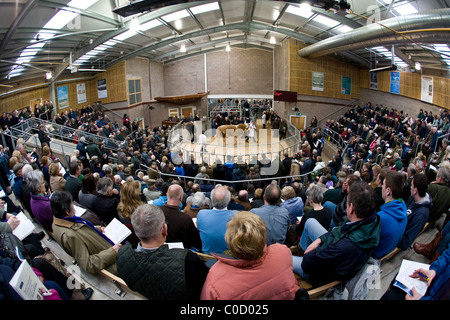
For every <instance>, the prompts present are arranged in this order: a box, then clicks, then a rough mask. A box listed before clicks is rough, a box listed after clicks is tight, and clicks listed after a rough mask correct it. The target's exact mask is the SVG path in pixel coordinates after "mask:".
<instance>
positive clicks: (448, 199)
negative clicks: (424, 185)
mask: <svg viewBox="0 0 450 320" xmlns="http://www.w3.org/2000/svg"><path fill="white" fill-rule="evenodd" d="M427 192H428V193H429V194H430V196H431V198H432V199H433V206H432V207H431V209H430V215H429V216H428V222H434V221H436V220H438V219H439V218H440V217H441V216H442V214H443V213H446V212H447V210H448V209H449V208H450V188H449V187H448V186H447V185H445V184H439V183H432V184H430V185H429V186H428V189H427Z"/></svg>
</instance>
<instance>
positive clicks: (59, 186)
mask: <svg viewBox="0 0 450 320" xmlns="http://www.w3.org/2000/svg"><path fill="white" fill-rule="evenodd" d="M48 173H49V175H50V189H51V190H52V192H58V191H65V185H66V179H64V177H63V175H62V174H61V172H60V167H59V164H58V163H56V162H52V163H51V164H50V166H49V167H48Z"/></svg>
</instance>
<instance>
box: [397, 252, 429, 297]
mask: <svg viewBox="0 0 450 320" xmlns="http://www.w3.org/2000/svg"><path fill="white" fill-rule="evenodd" d="M420 268H422V269H425V270H429V269H430V265H429V264H426V263H421V262H416V261H411V260H406V259H404V260H403V261H402V264H401V266H400V269H399V270H398V274H397V277H396V278H395V280H397V281H398V282H400V283H401V284H402V285H403V286H405V287H406V288H407V289H409V290H411V289H412V288H413V287H414V288H416V290H417V292H418V293H420V294H421V295H422V296H423V295H425V293H426V292H427V289H428V285H427V283H426V282H425V281H422V280H419V279H418V278H411V277H410V275H412V274H413V273H414V271H416V270H417V269H420ZM398 287H399V288H400V289H402V290H404V291H406V290H405V289H404V288H402V287H401V286H398ZM406 292H408V291H406Z"/></svg>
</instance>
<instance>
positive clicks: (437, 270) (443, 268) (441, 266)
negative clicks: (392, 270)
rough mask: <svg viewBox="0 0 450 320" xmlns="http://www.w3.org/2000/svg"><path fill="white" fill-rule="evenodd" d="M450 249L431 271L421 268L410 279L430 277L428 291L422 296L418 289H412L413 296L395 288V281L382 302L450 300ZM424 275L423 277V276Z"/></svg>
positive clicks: (433, 264)
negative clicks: (449, 284)
mask: <svg viewBox="0 0 450 320" xmlns="http://www.w3.org/2000/svg"><path fill="white" fill-rule="evenodd" d="M449 266H450V248H448V249H446V250H445V251H444V252H443V253H442V255H441V256H440V257H439V258H437V260H436V261H434V262H432V263H431V265H430V268H429V269H423V268H420V269H418V270H415V271H414V272H413V273H412V274H411V275H410V277H412V278H421V277H422V275H425V276H426V277H428V279H429V280H428V281H427V285H428V290H427V291H426V293H425V295H424V296H422V295H421V294H420V293H418V292H417V290H416V288H414V287H413V288H412V290H411V292H412V295H410V294H409V293H405V291H403V290H402V289H400V288H398V287H396V286H394V281H395V277H394V280H393V281H392V283H391V285H390V286H389V288H388V290H387V291H386V292H385V294H384V295H383V296H382V297H381V299H380V300H448V298H449V286H448V281H449V275H450V267H449ZM421 274H422V275H421Z"/></svg>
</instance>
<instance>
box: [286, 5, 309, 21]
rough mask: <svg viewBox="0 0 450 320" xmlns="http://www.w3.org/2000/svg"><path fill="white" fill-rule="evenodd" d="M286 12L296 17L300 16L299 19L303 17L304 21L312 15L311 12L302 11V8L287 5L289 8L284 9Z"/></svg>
mask: <svg viewBox="0 0 450 320" xmlns="http://www.w3.org/2000/svg"><path fill="white" fill-rule="evenodd" d="M286 12H289V13H291V14H295V15H297V16H300V17H303V18H306V19H309V18H310V17H311V16H312V15H313V13H312V12H311V11H308V10H304V9H303V8H300V7H297V6H293V5H289V7H288V8H287V9H286Z"/></svg>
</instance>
